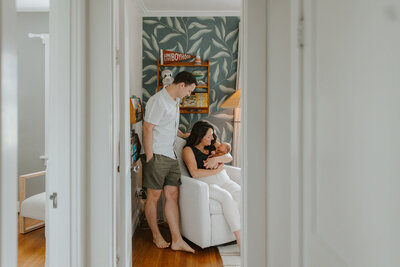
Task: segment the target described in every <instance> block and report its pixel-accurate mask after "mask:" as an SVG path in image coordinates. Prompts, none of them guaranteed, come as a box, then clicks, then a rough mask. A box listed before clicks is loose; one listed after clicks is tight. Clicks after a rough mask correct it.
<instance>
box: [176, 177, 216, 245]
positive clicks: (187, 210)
mask: <svg viewBox="0 0 400 267" xmlns="http://www.w3.org/2000/svg"><path fill="white" fill-rule="evenodd" d="M181 181H182V185H181V187H180V192H179V207H180V215H181V228H182V229H181V230H182V235H183V236H185V237H186V238H187V239H189V240H190V241H192V242H193V243H195V244H197V245H198V246H200V247H202V248H205V247H209V246H210V244H211V217H210V204H209V203H210V200H209V189H208V185H207V184H206V183H204V182H202V181H200V180H198V179H194V178H190V177H187V176H184V175H182V177H181Z"/></svg>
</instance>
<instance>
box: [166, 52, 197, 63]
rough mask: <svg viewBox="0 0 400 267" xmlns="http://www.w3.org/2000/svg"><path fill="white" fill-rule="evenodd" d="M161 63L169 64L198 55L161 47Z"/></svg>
mask: <svg viewBox="0 0 400 267" xmlns="http://www.w3.org/2000/svg"><path fill="white" fill-rule="evenodd" d="M160 52H161V64H168V63H172V62H178V61H184V60H187V59H192V58H195V57H196V56H193V55H189V54H182V53H179V52H174V51H168V50H164V49H161V51H160Z"/></svg>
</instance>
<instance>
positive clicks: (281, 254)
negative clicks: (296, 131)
mask: <svg viewBox="0 0 400 267" xmlns="http://www.w3.org/2000/svg"><path fill="white" fill-rule="evenodd" d="M290 3H291V1H290V0H269V1H268V7H267V8H268V11H267V59H268V65H267V69H268V76H267V91H268V93H267V103H268V108H267V226H268V227H267V250H268V255H267V266H269V267H278V266H282V267H283V266H285V267H287V266H290V262H291V257H290V241H291V240H290V233H291V231H290V220H291V218H290V143H291V140H290V134H291V133H290V131H291V129H290V98H291V96H290V85H291V64H290V63H291V62H290V60H291V55H290V41H291V40H290V30H291V29H290V11H291V6H290ZM277 203H279V205H277Z"/></svg>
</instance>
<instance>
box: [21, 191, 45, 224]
mask: <svg viewBox="0 0 400 267" xmlns="http://www.w3.org/2000/svg"><path fill="white" fill-rule="evenodd" d="M45 211H46V192H43V193H40V194H36V195H33V196H31V197H28V198H27V199H25V200H24V201H23V202H22V203H21V215H22V216H24V217H28V218H33V219H36V220H40V221H44V220H45Z"/></svg>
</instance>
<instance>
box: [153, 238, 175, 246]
mask: <svg viewBox="0 0 400 267" xmlns="http://www.w3.org/2000/svg"><path fill="white" fill-rule="evenodd" d="M153 243H154V244H155V245H156V246H157V247H158V248H167V247H169V245H170V244H171V243H168V242H167V241H165V240H164V238H163V237H162V236H158V237H153Z"/></svg>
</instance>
